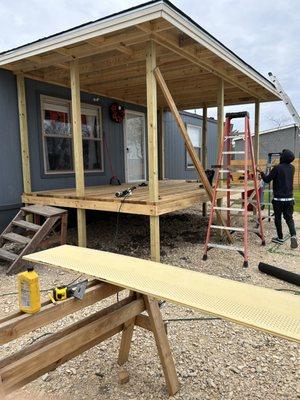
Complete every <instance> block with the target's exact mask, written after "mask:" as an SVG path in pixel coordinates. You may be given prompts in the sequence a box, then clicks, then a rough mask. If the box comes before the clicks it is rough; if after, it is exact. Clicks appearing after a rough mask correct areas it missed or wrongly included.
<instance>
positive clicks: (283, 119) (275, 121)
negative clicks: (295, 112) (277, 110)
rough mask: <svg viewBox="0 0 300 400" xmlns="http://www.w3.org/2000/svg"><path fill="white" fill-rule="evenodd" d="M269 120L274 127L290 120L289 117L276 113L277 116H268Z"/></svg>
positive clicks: (278, 126)
mask: <svg viewBox="0 0 300 400" xmlns="http://www.w3.org/2000/svg"><path fill="white" fill-rule="evenodd" d="M267 118H268V120H269V121H271V122H273V124H274V127H275V128H280V127H281V126H283V125H286V124H287V123H288V122H290V118H289V117H286V116H284V115H278V117H276V118H275V117H273V116H268V117H267Z"/></svg>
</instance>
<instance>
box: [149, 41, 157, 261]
mask: <svg viewBox="0 0 300 400" xmlns="http://www.w3.org/2000/svg"><path fill="white" fill-rule="evenodd" d="M155 68H156V44H155V43H154V42H153V41H152V40H151V41H149V42H148V43H147V49H146V86H147V127H148V180H149V201H150V202H157V201H158V146H157V89H156V80H155V76H154V69H155ZM150 248H151V260H152V261H157V262H159V261H160V238H159V216H150Z"/></svg>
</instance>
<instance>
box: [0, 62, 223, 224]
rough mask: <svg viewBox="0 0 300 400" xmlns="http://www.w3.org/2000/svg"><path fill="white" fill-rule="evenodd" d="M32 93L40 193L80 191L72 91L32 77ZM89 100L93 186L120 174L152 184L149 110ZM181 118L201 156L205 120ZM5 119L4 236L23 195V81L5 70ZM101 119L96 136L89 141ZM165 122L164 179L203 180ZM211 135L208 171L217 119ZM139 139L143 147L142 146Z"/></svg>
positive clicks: (0, 159)
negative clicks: (113, 112) (116, 113)
mask: <svg viewBox="0 0 300 400" xmlns="http://www.w3.org/2000/svg"><path fill="white" fill-rule="evenodd" d="M25 88H26V93H27V96H26V105H27V112H28V114H30V115H32V118H31V119H29V120H28V132H29V135H28V136H29V146H30V148H31V149H32V150H31V155H30V156H31V157H30V166H31V185H32V190H33V191H41V190H49V189H60V188H70V187H74V186H75V176H74V165H73V164H74V159H73V156H72V147H73V143H72V142H73V140H72V134H71V125H70V124H68V122H67V121H70V114H71V104H70V98H71V93H70V90H68V89H66V88H62V87H56V86H54V85H51V84H47V83H44V82H38V81H35V80H31V79H25ZM81 99H82V105H81V109H82V111H81V114H82V117H81V118H82V135H83V137H84V138H85V139H83V152H84V163H85V184H86V186H95V185H108V184H109V183H110V178H111V177H112V175H113V174H115V175H116V176H117V177H118V178H119V179H120V181H121V182H122V183H123V182H126V183H128V185H127V186H130V185H129V184H130V183H132V182H137V181H138V182H142V181H146V180H147V168H146V164H147V151H146V148H147V141H146V137H145V136H146V108H145V107H141V106H137V105H136V104H130V103H124V102H116V100H113V99H109V98H104V97H101V98H99V97H97V96H96V97H95V96H93V95H91V94H87V93H82V95H81ZM116 103H117V104H119V105H120V106H121V107H123V108H124V112H125V115H124V120H123V121H122V122H121V123H116V122H115V121H113V120H112V118H111V116H110V113H109V110H110V106H111V105H112V104H116ZM181 116H182V118H183V121H184V122H185V124H186V127H187V129H188V131H189V133H190V136H191V138H192V140H193V143H194V145H195V148H196V149H197V151H198V153H199V155H200V151H201V143H202V120H203V118H202V117H201V116H199V115H197V114H194V113H189V112H181ZM0 120H1V121H3V124H4V127H5V129H3V130H2V131H1V133H0V135H1V142H2V147H1V148H0V187H1V191H0V231H1V230H2V229H4V227H5V226H6V225H7V224H8V222H9V221H10V219H11V218H12V217H13V216H14V215H15V214H16V213H17V211H18V209H19V208H20V207H21V205H22V203H21V195H22V192H23V182H22V165H21V146H20V140H19V136H20V135H19V117H18V106H17V84H16V77H15V75H14V74H13V73H12V72H11V71H6V70H4V69H0ZM93 120H94V125H93V129H94V131H96V135H95V136H96V137H95V138H89V139H87V136H88V135H89V130H90V129H91V121H93ZM162 123H163V130H164V142H165V145H164V147H163V152H164V155H163V159H164V165H162V166H161V168H162V170H161V171H160V173H161V177H164V178H165V179H197V173H196V171H195V168H194V166H193V164H192V163H191V160H190V158H189V157H188V154H187V152H186V150H185V148H184V144H183V140H182V138H181V137H180V135H179V133H178V127H177V125H176V123H175V120H174V118H173V116H172V114H171V113H170V112H168V111H163V116H162ZM64 129H65V131H63V130H64ZM207 130H208V138H207V146H208V160H209V161H208V163H209V164H208V165H211V164H213V163H214V162H215V157H216V154H215V151H214V146H215V144H216V141H217V121H216V120H214V119H208V125H207ZM134 140H139V142H138V143H137V144H136V143H135V142H134ZM127 149H129V151H128V150H127ZM112 183H116V182H115V181H114V182H112ZM113 190H115V191H117V190H118V188H117V187H113Z"/></svg>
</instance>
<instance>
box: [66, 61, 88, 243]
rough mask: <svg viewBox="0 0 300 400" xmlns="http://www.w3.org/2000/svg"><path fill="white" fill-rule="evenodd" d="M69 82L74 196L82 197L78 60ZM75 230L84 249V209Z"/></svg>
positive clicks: (71, 64)
mask: <svg viewBox="0 0 300 400" xmlns="http://www.w3.org/2000/svg"><path fill="white" fill-rule="evenodd" d="M70 81H71V100H72V129H73V144H74V164H75V168H74V169H75V182H76V194H77V196H79V197H84V192H85V187H84V164H83V146H82V129H81V107H80V78H79V68H78V60H73V61H72V62H71V63H70ZM77 230H78V245H79V246H81V247H86V216H85V210H84V209H79V208H78V209H77Z"/></svg>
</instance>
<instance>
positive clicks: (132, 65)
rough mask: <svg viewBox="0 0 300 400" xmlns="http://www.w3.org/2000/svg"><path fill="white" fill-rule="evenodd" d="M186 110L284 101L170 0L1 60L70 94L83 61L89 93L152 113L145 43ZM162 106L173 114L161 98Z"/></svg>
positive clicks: (10, 53) (34, 44) (83, 78)
mask: <svg viewBox="0 0 300 400" xmlns="http://www.w3.org/2000/svg"><path fill="white" fill-rule="evenodd" d="M150 39H152V40H154V41H155V42H156V43H157V65H158V66H159V68H160V70H161V71H162V73H163V75H164V78H165V80H166V82H167V84H168V87H169V89H170V91H171V93H172V96H173V98H174V100H175V102H176V104H177V106H178V108H179V109H189V108H199V107H202V106H204V105H205V106H207V107H213V106H216V105H217V88H218V81H219V78H222V79H223V80H224V88H225V93H224V104H225V105H231V104H243V103H251V102H255V101H261V102H266V101H277V100H280V98H279V96H278V93H277V92H276V90H275V88H274V86H273V84H272V83H271V82H270V81H269V80H268V79H266V78H265V77H264V76H262V75H261V74H260V73H259V72H257V71H256V70H255V69H254V68H252V67H251V66H250V65H249V64H247V63H246V62H245V61H243V60H242V59H241V58H239V57H238V56H237V55H236V54H234V53H233V52H232V51H231V50H229V49H228V48H227V47H225V46H224V45H223V44H222V43H221V42H219V41H218V40H217V39H215V38H214V37H213V36H212V35H210V34H209V33H208V32H207V31H205V30H204V29H203V28H201V27H200V26H199V25H198V24H196V23H195V22H194V21H193V20H192V19H191V18H189V17H188V16H187V15H185V14H184V13H183V12H182V11H181V10H179V9H178V8H176V7H175V6H174V5H173V4H172V3H170V2H169V1H167V0H155V1H150V2H148V3H145V4H142V5H140V6H137V7H133V8H131V9H128V10H125V11H123V12H120V13H117V14H113V15H110V16H108V17H105V18H102V19H99V20H96V21H93V22H90V23H87V24H84V25H81V26H78V27H75V28H73V29H70V30H67V31H64V32H61V33H58V34H55V35H52V36H49V37H47V38H43V39H40V40H38V41H35V42H32V43H29V44H26V45H24V46H21V47H18V48H15V49H12V50H9V51H6V52H3V53H1V54H0V67H2V68H5V69H9V70H11V71H13V72H15V73H23V74H25V76H27V77H29V78H33V79H37V80H41V81H46V82H50V83H55V84H58V85H62V86H67V87H70V76H69V75H70V73H69V62H70V61H72V60H73V59H76V58H77V59H78V60H79V70H80V84H81V90H82V91H86V92H91V93H94V94H96V95H100V96H107V97H111V98H115V99H119V100H124V101H127V102H132V103H136V104H141V105H145V104H146V103H147V101H146V74H145V56H146V45H145V43H146V42H147V41H149V40H150ZM157 102H158V106H159V107H166V102H165V98H164V96H163V95H162V93H161V92H160V91H158V99H157Z"/></svg>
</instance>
